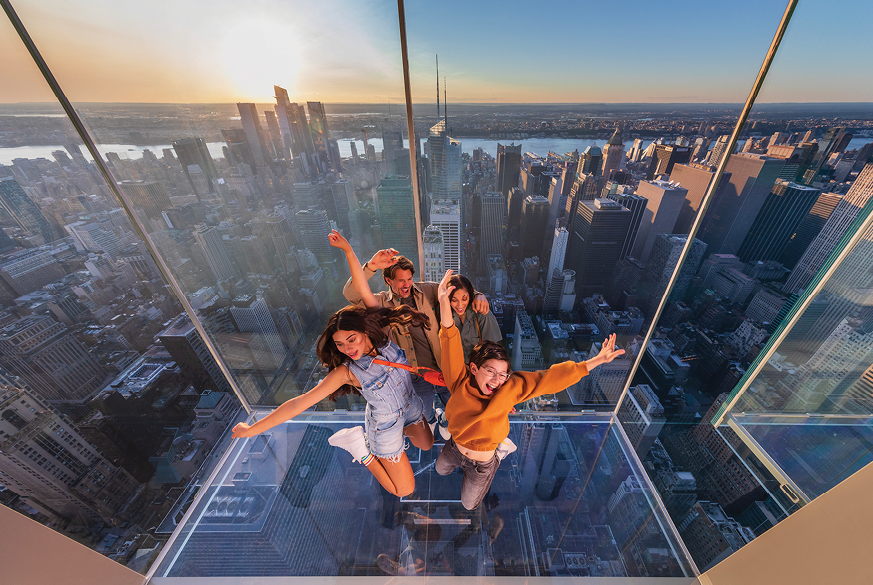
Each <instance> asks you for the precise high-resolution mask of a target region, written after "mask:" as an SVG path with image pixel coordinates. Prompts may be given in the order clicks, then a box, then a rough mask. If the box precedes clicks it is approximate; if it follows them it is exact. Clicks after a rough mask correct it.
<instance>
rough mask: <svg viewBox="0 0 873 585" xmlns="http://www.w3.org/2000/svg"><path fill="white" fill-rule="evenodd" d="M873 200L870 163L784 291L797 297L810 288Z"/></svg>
mask: <svg viewBox="0 0 873 585" xmlns="http://www.w3.org/2000/svg"><path fill="white" fill-rule="evenodd" d="M871 196H873V163H868V164H867V165H866V166H865V167H864V168H863V170H862V171H861V174H859V175H858V178H857V179H855V182H854V183H852V186H851V187H850V188H849V192H848V193H846V195H845V197H843V199H842V200H841V201H840V202H839V203H838V204H837V206H836V208H835V209H834V211H833V213H831V215H830V217H829V218H828V220H827V222H826V223H825V225H824V227H823V228H822V229H821V232H819V234H818V235H817V236H816V237H815V239H814V240H813V241H812V243H811V244H810V245H809V247H808V248H807V249H806V252H804V254H803V256H802V257H801V258H800V260H799V261H798V263H797V266H795V268H794V270H793V271H792V272H791V275H790V276H789V277H788V282H786V283H785V286H784V287H782V290H783V291H784V292H786V293H788V294H793V293H796V292H800V291H801V290H803V289H804V288H806V286H807V285H808V284H809V283H810V282H811V281H812V278H813V276H815V273H816V272H818V271H819V269H820V268H821V267H822V265H824V262H825V260H827V258H828V256H830V255H831V252H833V251H834V248H835V247H836V246H837V244H838V243H839V241H840V240H841V239H842V237H843V235H845V233H846V231H847V230H848V229H849V226H850V225H851V224H852V222H853V221H855V218H856V217H858V214H859V213H860V212H861V210H862V209H863V208H864V206H865V205H867V201H868V200H869V199H870V197H871Z"/></svg>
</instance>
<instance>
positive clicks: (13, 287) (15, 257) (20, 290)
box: [0, 249, 66, 304]
mask: <svg viewBox="0 0 873 585" xmlns="http://www.w3.org/2000/svg"><path fill="white" fill-rule="evenodd" d="M65 275H66V273H65V271H64V267H63V266H62V265H61V263H60V262H58V261H57V259H56V258H55V257H54V256H53V255H52V253H51V252H50V251H47V250H39V249H36V250H34V249H29V250H21V251H18V252H15V253H13V254H10V255H9V256H7V257H6V258H5V259H4V260H3V262H2V263H0V291H2V292H0V295H3V296H6V301H8V302H9V303H10V304H11V302H12V300H13V299H15V298H16V297H19V296H21V295H26V294H29V293H32V292H34V291H37V290H39V289H41V288H42V287H44V286H45V285H47V284H51V283H54V282H58V281H59V280H60V279H61V278H63V277H64V276H65ZM3 293H5V295H4V294H3Z"/></svg>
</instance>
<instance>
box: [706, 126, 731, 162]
mask: <svg viewBox="0 0 873 585" xmlns="http://www.w3.org/2000/svg"><path fill="white" fill-rule="evenodd" d="M730 139H731V137H730V136H728V135H727V134H722V135H721V136H719V137H718V140H716V141H715V144H713V145H712V150H711V151H710V153H709V161H708V162H709V165H710V166H712V167H718V164H719V163H720V162H721V159H722V158H724V157H725V156H727V155H728V154H729V153H728V151H727V148H728V142H729V141H730Z"/></svg>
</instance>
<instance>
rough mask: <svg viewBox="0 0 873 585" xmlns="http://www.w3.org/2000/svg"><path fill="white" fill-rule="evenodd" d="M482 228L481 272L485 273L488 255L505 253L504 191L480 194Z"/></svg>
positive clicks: (480, 244)
mask: <svg viewBox="0 0 873 585" xmlns="http://www.w3.org/2000/svg"><path fill="white" fill-rule="evenodd" d="M479 209H480V217H481V223H480V225H481V230H480V238H479V273H480V274H484V273H485V270H486V267H487V263H488V256H491V255H492V254H502V253H503V226H504V223H505V222H506V197H505V196H504V195H503V194H502V193H497V192H494V193H483V194H482V195H480V196H479Z"/></svg>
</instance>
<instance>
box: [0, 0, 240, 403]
mask: <svg viewBox="0 0 873 585" xmlns="http://www.w3.org/2000/svg"><path fill="white" fill-rule="evenodd" d="M0 4H2V5H3V10H4V11H5V12H6V16H7V17H8V18H9V21H10V22H11V23H12V26H13V27H15V30H16V32H17V33H18V36H19V37H20V38H21V41H22V42H23V43H24V45H25V47H26V48H27V51H28V53H29V54H30V56H31V58H32V59H33V61H34V63H35V64H36V66H37V68H39V70H40V73H42V75H43V77H44V78H45V80H46V82H47V83H48V85H49V87H50V88H51V90H52V93H53V94H54V95H55V98H57V100H58V102H59V103H60V105H61V107H62V108H63V110H64V112H65V113H66V114H67V118H68V119H69V120H70V122H71V123H72V124H73V127H74V128H75V130H76V132H77V133H78V134H79V137H80V138H81V139H82V142H83V143H84V144H85V148H87V149H88V152H89V153H90V154H91V156H92V157H93V158H94V164H96V165H97V168H98V169H100V174H101V175H102V176H103V180H104V181H105V182H106V183H107V185H106V186H107V187H108V188H109V190H110V191H111V192H112V194H113V195H115V197H116V198H118V201H119V202H120V203H121V206H122V208H123V209H124V213H125V215H126V216H127V218H128V220H130V222H131V225H132V227H133V228H134V230H135V231H136V235H137V236H139V237H140V238H141V239H142V241H143V243H144V244H145V246H146V248H147V249H148V251H149V254H151V256H152V259H153V260H154V261H155V264H156V265H157V266H158V269H159V270H160V272H161V276H163V277H164V279H165V280H166V282H167V283H169V285H170V288H171V290H172V291H173V294H174V295H176V298H177V299H178V300H179V302H180V303H181V304H182V307H183V308H184V310H185V312H186V313H187V314H188V316H189V317H190V318H191V322H192V324H193V325H194V327H195V328H196V329H197V333H198V334H199V335H200V337H201V338H202V340H203V343H204V345H205V346H206V348H207V349H208V350H209V353H210V355H211V356H212V358H213V359H214V360H215V362H216V364H217V365H218V368H219V369H220V370H221V373H222V375H223V376H224V377H225V378H226V379H227V382H228V384H229V385H230V387H231V389H232V390H233V393H234V394H235V395H236V397H237V399H238V400H239V401H240V403H241V404H242V407H243V408H244V409H245V411H246V413H247V414H251V413H252V407H251V405H250V404H249V403H248V400H247V399H246V397H245V396H244V395H243V393H242V391H241V390H240V389H239V387H238V386H237V384H236V381H235V380H234V379H233V376H232V375H231V373H230V369H229V368H228V367H227V364H225V362H224V359H223V358H222V357H221V355H220V353H219V352H218V349H217V348H216V347H215V344H214V343H213V341H212V338H211V337H210V336H209V334H208V333H207V332H206V328H205V327H204V326H203V323H202V322H201V321H200V318H199V317H198V316H197V314H196V312H195V311H194V308H193V307H192V306H191V303H190V302H188V298H187V297H186V296H185V294H184V293H183V292H182V288H181V286H180V285H179V283H178V282H177V281H176V279H175V277H174V276H173V275H172V273H171V272H170V269H169V267H168V266H167V264H166V263H165V262H164V259H163V257H162V256H161V254H160V253H159V252H158V250H157V248H156V247H155V244H154V242H152V240H151V238H150V237H149V236H148V233H147V232H146V230H145V227H144V226H143V225H142V223H141V221H140V219H139V218H138V217H137V215H136V214H135V213H133V208H132V206H131V204H130V202H128V201H127V199H126V198H125V196H124V195H123V193H122V192H121V189H119V188H118V183H117V181H116V180H115V178H114V177H113V176H112V171H110V170H109V167H108V166H107V164H106V162H105V161H104V160H103V157H102V156H101V154H100V152H99V151H98V150H97V144H96V142H95V141H94V139H93V138H92V136H91V134H90V133H89V132H88V130H87V129H86V128H85V125H84V124H83V123H82V120H81V119H80V118H79V114H78V113H77V112H76V110H75V109H74V108H73V105H72V103H71V102H70V100H69V99H68V98H67V96H66V94H65V93H64V91H63V90H62V89H61V86H60V84H59V83H58V81H57V79H56V78H55V76H54V74H53V73H52V72H51V69H49V67H48V64H47V63H46V61H45V59H43V57H42V54H41V53H40V52H39V49H37V47H36V44H35V43H34V41H33V39H32V38H31V37H30V33H28V32H27V29H26V28H25V27H24V23H22V22H21V19H20V18H19V17H18V14H17V13H16V12H15V10H14V8H13V7H12V4H11V3H10V2H9V0H0Z"/></svg>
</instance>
